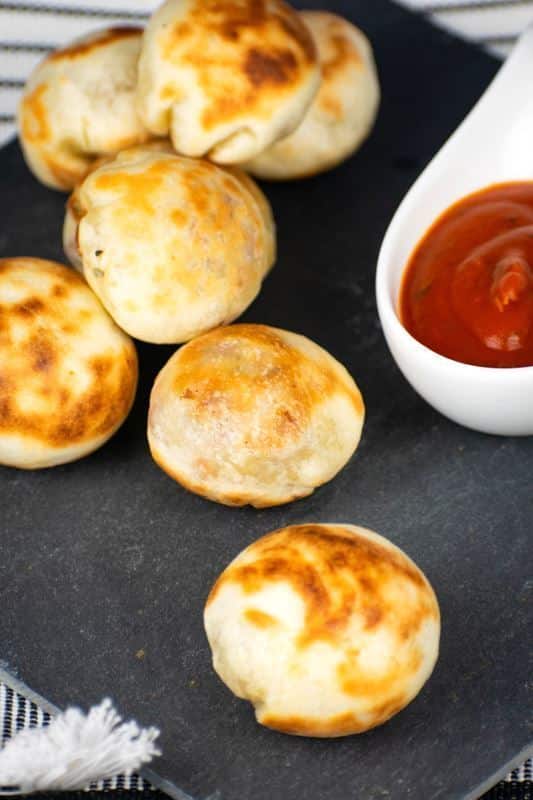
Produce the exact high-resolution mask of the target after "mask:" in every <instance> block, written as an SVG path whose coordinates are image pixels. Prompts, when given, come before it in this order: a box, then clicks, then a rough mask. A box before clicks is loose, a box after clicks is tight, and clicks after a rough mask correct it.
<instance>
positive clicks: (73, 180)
mask: <svg viewBox="0 0 533 800" xmlns="http://www.w3.org/2000/svg"><path fill="white" fill-rule="evenodd" d="M41 157H42V159H43V161H44V163H45V164H46V166H47V167H48V169H49V170H50V173H51V174H52V175H53V177H54V179H55V181H56V182H57V184H58V186H60V187H61V188H62V189H65V190H68V189H72V187H73V186H76V184H78V183H80V181H82V180H83V179H84V178H85V176H86V175H87V173H88V172H90V169H91V159H90V158H87V157H85V156H83V155H82V154H81V153H78V154H77V162H76V165H75V166H74V167H72V168H71V167H67V166H66V164H65V163H64V162H60V161H58V160H56V159H55V158H54V157H53V156H50V155H48V154H47V153H41Z"/></svg>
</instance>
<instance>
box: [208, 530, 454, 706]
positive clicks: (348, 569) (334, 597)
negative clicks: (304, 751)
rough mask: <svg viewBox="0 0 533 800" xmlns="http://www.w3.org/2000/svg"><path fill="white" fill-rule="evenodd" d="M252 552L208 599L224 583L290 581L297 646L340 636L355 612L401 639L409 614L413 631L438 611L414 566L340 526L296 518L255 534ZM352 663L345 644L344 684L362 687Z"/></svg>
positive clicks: (256, 586) (251, 587) (245, 587)
mask: <svg viewBox="0 0 533 800" xmlns="http://www.w3.org/2000/svg"><path fill="white" fill-rule="evenodd" d="M253 555H254V560H253V561H251V562H249V563H245V564H236V565H234V566H230V567H228V569H226V571H225V572H223V573H222V575H221V576H220V578H219V579H218V581H217V582H216V583H215V585H214V587H213V589H212V591H211V594H210V595H209V597H208V600H207V605H209V604H210V603H211V602H212V601H213V600H214V599H215V597H216V595H217V593H218V592H219V591H220V589H221V587H222V586H224V585H225V584H226V583H235V584H238V585H239V586H240V587H241V589H242V591H244V592H245V594H249V595H251V594H254V593H256V592H258V591H260V590H261V589H262V588H263V587H264V586H265V585H271V584H272V583H273V582H278V581H280V582H284V583H288V584H289V585H290V586H291V588H292V590H293V591H294V592H295V594H297V595H298V596H299V597H300V598H301V600H302V601H303V604H304V609H305V619H304V622H303V625H302V631H301V634H300V636H299V640H298V647H299V648H302V649H304V648H306V647H309V646H310V645H312V644H313V643H315V642H317V641H329V642H333V643H337V644H343V642H344V637H345V633H346V631H347V629H348V626H349V625H350V624H351V623H352V620H353V618H354V615H355V617H357V618H362V620H363V625H364V626H366V629H367V630H371V629H374V628H377V627H378V626H379V627H384V628H386V629H387V630H389V631H390V632H391V634H392V635H393V636H394V637H396V638H397V639H398V640H399V641H401V640H402V626H403V625H404V624H405V623H406V622H407V621H408V622H409V624H410V625H411V626H412V632H413V633H416V631H418V629H419V627H420V626H421V625H422V623H423V622H424V621H425V620H426V619H428V618H433V617H438V608H437V606H436V603H435V599H434V596H433V593H432V592H431V590H430V588H429V587H428V585H427V583H426V581H425V580H424V578H423V576H422V575H421V573H420V572H419V570H418V569H416V568H415V567H414V566H413V565H412V564H411V563H410V562H409V561H408V560H407V559H406V558H405V557H404V556H403V555H402V554H401V553H399V552H396V551H395V550H390V549H389V548H386V547H384V546H383V545H381V544H380V543H378V542H374V541H371V540H370V539H368V538H367V537H366V536H363V535H357V534H355V535H354V534H353V533H352V532H351V531H348V530H344V529H342V528H338V527H336V528H331V527H328V526H325V525H295V526H291V527H288V528H284V529H282V530H281V531H276V532H274V533H272V534H270V535H268V536H265V537H263V538H262V539H260V540H259V541H258V542H256V543H255V544H254V545H253ZM368 579H370V584H368V583H367V582H366V581H368ZM398 586H401V587H403V588H404V590H405V589H406V588H408V589H410V590H411V591H410V593H409V595H406V594H405V592H404V593H401V594H400V595H398ZM369 587H370V588H369ZM398 597H400V598H401V605H400V604H399V603H398V602H397V601H398ZM406 597H410V599H406ZM419 658H420V656H419V654H416V659H417V660H416V664H415V659H414V657H413V663H410V664H409V665H408V669H409V670H411V669H412V670H415V669H416V668H417V666H416V665H417V664H418V663H419V660H418V659H419ZM356 667H357V661H356V652H355V651H351V652H350V658H349V659H348V660H347V663H346V664H343V665H342V667H339V680H340V682H341V683H342V685H343V690H344V691H347V692H351V691H352V690H353V691H354V692H355V691H359V690H361V691H362V689H360V687H359V685H357V686H356V682H357V681H358V680H359V682H360V684H362V682H363V680H367V682H368V679H367V677H366V675H363V674H361V675H359V673H358V672H357V671H356ZM397 670H398V667H397V666H396V667H395V668H394V670H392V671H391V675H389V676H385V678H383V679H382V678H379V680H378V683H379V687H378V685H377V684H376V691H377V690H378V688H379V690H380V691H381V690H382V689H383V687H384V685H385V684H386V683H387V682H390V681H391V679H392V673H393V672H394V674H397Z"/></svg>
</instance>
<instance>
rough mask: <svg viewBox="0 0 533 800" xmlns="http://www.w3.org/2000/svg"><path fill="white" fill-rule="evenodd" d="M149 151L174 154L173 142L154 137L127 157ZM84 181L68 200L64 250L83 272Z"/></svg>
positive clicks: (101, 161)
mask: <svg viewBox="0 0 533 800" xmlns="http://www.w3.org/2000/svg"><path fill="white" fill-rule="evenodd" d="M147 151H149V152H154V153H170V154H173V153H174V148H173V147H172V144H171V143H170V141H169V140H168V139H152V140H151V141H149V142H143V144H141V145H136V146H134V147H128V148H127V153H128V155H127V157H128V158H129V159H131V158H132V157H133V153H134V152H137V153H140V154H142V153H143V152H147ZM117 155H118V156H120V154H117V153H113V155H110V156H100V158H97V159H95V160H94V161H93V162H92V163H91V165H90V167H89V169H88V170H87V175H89V174H90V173H91V172H94V171H95V170H97V169H99V168H100V167H103V166H105V165H106V164H109V163H110V162H111V161H113V160H114V159H115V158H116V157H117ZM243 174H245V173H243ZM84 177H86V176H84ZM82 183H83V179H82V180H81V181H79V183H77V184H76V187H75V189H74V191H73V192H72V193H71V194H70V195H69V198H68V200H67V204H66V213H65V220H64V223H63V250H64V251H65V255H66V257H67V258H68V260H69V261H70V263H71V264H72V266H73V267H74V268H75V269H77V270H78V272H81V273H82V274H83V263H82V260H81V254H80V251H79V247H78V225H79V223H80V220H81V218H82V216H83V212H82V207H81V203H80V199H79V189H80V186H81V184H82ZM249 185H250V186H255V183H254V181H253V180H250V181H249ZM258 194H260V195H261V196H262V192H261V191H259V190H258ZM265 202H266V201H265Z"/></svg>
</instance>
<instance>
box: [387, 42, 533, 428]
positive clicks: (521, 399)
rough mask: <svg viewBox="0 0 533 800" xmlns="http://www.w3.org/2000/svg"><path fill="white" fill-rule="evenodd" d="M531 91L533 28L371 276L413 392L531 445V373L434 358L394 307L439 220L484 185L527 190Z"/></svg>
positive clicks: (414, 194)
mask: <svg viewBox="0 0 533 800" xmlns="http://www.w3.org/2000/svg"><path fill="white" fill-rule="evenodd" d="M458 80H460V76H458ZM532 84H533V28H530V29H529V30H528V31H526V33H525V34H524V35H523V36H522V38H521V39H520V41H519V42H518V44H517V45H516V47H515V49H514V51H513V53H512V54H511V55H510V57H509V58H508V60H507V62H506V63H505V64H504V66H503V67H502V68H501V70H500V71H499V73H498V75H497V76H496V78H495V79H494V81H493V82H492V84H491V85H490V86H489V88H488V89H487V91H486V92H485V94H484V95H483V96H482V98H481V100H480V101H479V102H478V103H477V105H476V106H475V107H474V109H473V110H472V111H471V112H470V114H469V115H468V116H467V117H466V119H465V121H464V122H463V123H462V124H461V125H460V127H459V128H458V129H457V130H456V132H455V133H454V134H453V135H452V136H451V137H450V139H449V140H448V141H447V142H446V144H445V145H444V147H443V148H442V149H441V150H440V151H439V153H438V154H437V155H436V156H435V158H434V159H433V160H432V161H431V163H430V164H429V165H428V167H427V168H426V169H425V170H424V172H423V173H422V175H421V176H420V177H419V178H418V180H417V181H416V183H415V184H414V185H413V187H412V188H411V189H410V191H409V192H408V194H407V195H406V196H405V198H404V200H403V201H402V203H401V205H400V206H399V208H398V210H397V211H396V214H395V215H394V217H393V219H392V222H391V223H390V225H389V228H388V230H387V233H386V235H385V238H384V240H383V244H382V247H381V251H380V254H379V259H378V267H377V275H376V295H377V304H378V312H379V316H380V320H381V324H382V326H383V332H384V334H385V338H386V340H387V344H388V346H389V348H390V351H391V353H392V355H393V357H394V359H395V361H396V363H397V364H398V366H399V368H400V369H401V371H402V372H403V374H404V376H405V377H406V378H407V380H408V381H409V383H410V384H411V385H412V386H413V388H414V389H415V390H416V391H417V392H418V393H419V394H420V395H421V396H422V397H423V398H424V399H425V400H427V402H428V403H430V404H431V405H432V406H433V407H434V408H436V409H437V410H438V411H440V412H441V413H442V414H444V415H445V416H447V417H449V418H450V419H452V420H454V421H455V422H458V423H460V424H461V425H465V426H466V427H468V428H473V429H475V430H478V431H482V432H484V433H493V434H500V435H510V436H527V435H533V367H521V368H514V369H495V368H489V367H474V366H469V365H468V364H461V363H459V362H457V361H452V360H451V359H449V358H445V357H444V356H440V355H438V354H437V353H435V352H433V351H432V350H430V349H428V348H427V347H425V346H424V345H422V344H420V342H418V341H417V340H416V339H414V338H413V337H412V336H411V335H410V334H409V333H408V332H407V330H406V329H405V328H404V327H403V325H402V324H401V322H400V320H399V317H398V312H397V305H398V294H399V289H400V284H401V278H402V275H403V272H404V269H405V266H406V264H407V261H408V259H409V256H410V255H411V253H412V251H413V249H414V248H415V246H416V245H417V243H418V242H419V241H420V239H421V238H422V236H423V235H424V233H425V232H426V231H427V229H428V228H429V226H430V225H431V224H432V223H433V222H434V220H435V219H436V218H437V217H438V216H439V215H440V214H441V213H442V212H443V211H445V210H446V209H447V208H448V207H449V206H450V205H452V204H453V203H454V202H455V201H457V200H458V199H460V198H461V197H464V196H465V195H467V194H470V193H471V192H474V191H476V190H478V189H482V188H484V187H486V186H489V185H490V184H493V183H501V182H504V181H513V180H533V94H532V92H531V86H532Z"/></svg>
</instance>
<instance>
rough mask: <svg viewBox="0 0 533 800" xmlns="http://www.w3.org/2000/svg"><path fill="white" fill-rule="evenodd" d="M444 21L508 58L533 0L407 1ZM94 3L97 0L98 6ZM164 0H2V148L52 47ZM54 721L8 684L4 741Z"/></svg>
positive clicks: (119, 784) (532, 773) (0, 693)
mask: <svg viewBox="0 0 533 800" xmlns="http://www.w3.org/2000/svg"><path fill="white" fill-rule="evenodd" d="M401 2H402V3H403V5H406V6H409V7H410V8H412V9H413V10H417V11H420V12H422V13H426V14H427V15H428V16H429V17H430V18H431V19H432V20H433V21H434V22H435V24H437V25H441V26H443V27H445V28H447V29H448V30H451V31H454V32H455V33H458V34H460V35H462V36H464V37H465V38H467V39H469V40H471V41H474V42H476V43H478V44H481V45H483V46H485V47H487V48H488V49H489V50H490V51H491V52H493V53H494V54H495V55H497V56H500V57H502V58H504V57H505V56H506V55H507V54H508V53H509V51H510V49H511V48H512V46H513V44H514V42H515V40H516V38H517V36H519V35H520V33H522V31H523V30H524V29H525V28H526V27H527V26H528V25H530V24H532V23H533V0H401ZM93 3H94V5H93ZM156 5H158V0H44V2H40V1H39V0H12V1H11V2H5V0H0V146H1V145H2V144H3V143H5V142H6V141H7V140H8V139H10V138H11V136H13V135H14V133H15V114H16V109H17V104H18V100H19V97H20V93H21V91H22V88H23V86H24V82H25V80H26V78H27V76H28V75H29V73H30V72H31V70H32V69H33V68H34V67H35V65H36V64H38V62H39V61H40V60H41V59H42V58H43V55H44V54H46V53H47V52H49V51H50V50H52V49H54V48H56V47H59V46H60V45H63V44H65V43H67V42H68V41H70V40H71V39H74V38H76V37H79V36H82V35H84V34H86V33H90V32H91V31H93V30H97V29H99V28H101V27H103V26H106V25H117V24H122V23H124V24H128V23H129V24H143V23H144V22H145V21H146V20H147V19H148V17H149V15H150V13H151V12H152V11H153V9H154V8H155V6H156ZM49 720H50V716H49V715H48V714H47V712H45V711H42V710H41V709H40V708H38V707H37V706H36V705H35V704H34V703H33V702H31V701H30V700H27V699H26V698H25V697H23V695H21V694H20V693H18V692H17V691H15V690H14V689H12V688H10V687H8V686H7V685H6V684H4V683H1V682H0V745H2V744H3V743H4V742H5V741H6V740H7V739H8V738H10V737H11V736H13V734H14V733H15V732H16V731H18V730H21V729H22V728H28V727H32V726H36V725H39V726H40V725H46V724H47V723H48V722H49ZM532 779H533V761H531V760H530V761H528V762H526V764H524V765H523V766H522V767H521V768H520V769H517V770H514V771H513V772H512V773H510V774H509V775H508V776H507V778H506V780H507V781H509V782H525V781H531V780H532ZM91 788H94V789H97V790H107V789H132V790H139V791H142V790H144V789H148V788H149V784H148V783H147V782H146V781H144V780H143V779H142V778H140V777H138V776H136V775H131V776H118V777H115V778H112V779H110V780H107V781H102V782H100V783H99V784H97V785H95V786H93V787H91Z"/></svg>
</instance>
